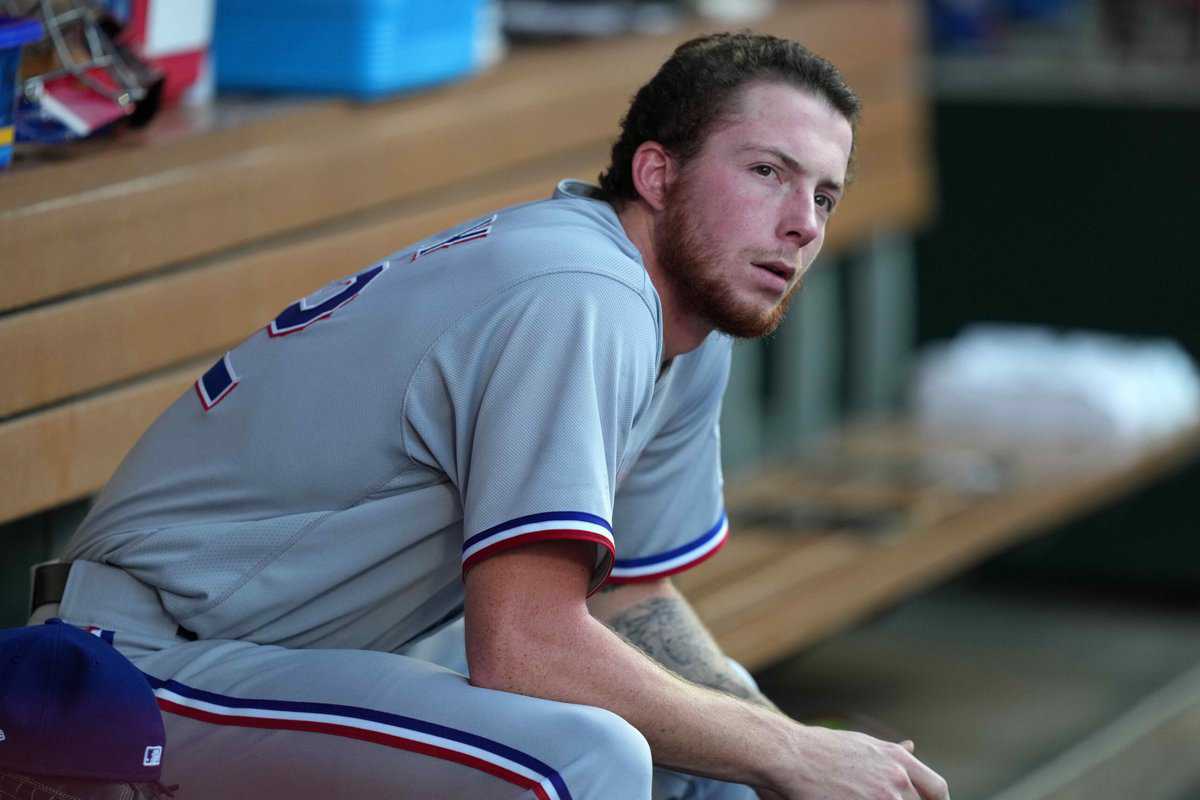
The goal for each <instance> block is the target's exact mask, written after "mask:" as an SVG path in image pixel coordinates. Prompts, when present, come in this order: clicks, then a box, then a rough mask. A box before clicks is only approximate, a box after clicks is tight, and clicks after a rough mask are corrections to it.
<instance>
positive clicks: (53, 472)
mask: <svg viewBox="0 0 1200 800" xmlns="http://www.w3.org/2000/svg"><path fill="white" fill-rule="evenodd" d="M215 357H216V354H212V355H209V356H208V357H206V358H204V359H198V360H196V361H193V362H190V363H188V364H186V365H183V366H181V367H178V368H176V369H174V370H171V371H169V372H166V373H164V374H162V375H156V376H154V377H150V378H146V379H144V380H142V381H138V382H137V383H135V384H132V385H130V386H126V387H123V388H121V389H118V390H115V391H111V392H106V393H105V394H103V395H101V396H99V397H94V398H91V399H88V400H83V401H80V402H76V403H71V404H70V405H67V406H64V407H62V408H56V409H53V410H50V411H45V412H42V413H40V414H31V415H30V416H27V417H23V418H21V419H19V420H15V421H13V422H10V423H8V424H6V425H4V426H3V427H0V458H2V459H3V464H4V467H3V469H4V474H5V481H4V491H3V492H0V521H7V520H10V519H16V518H17V517H22V516H25V515H26V514H32V513H34V512H36V511H44V510H45V509H48V508H53V507H54V506H57V505H61V504H63V503H66V502H68V501H70V500H77V499H79V498H81V497H85V496H87V495H89V494H91V493H93V492H95V491H96V490H98V489H99V488H100V487H101V486H103V485H104V484H105V483H106V482H107V481H108V479H109V477H111V475H112V473H113V471H114V470H115V469H116V468H117V465H118V464H119V463H120V462H121V459H123V458H124V457H125V453H126V452H128V451H129V448H130V447H131V446H133V443H134V442H135V441H136V440H137V438H138V437H139V436H141V435H142V433H143V431H145V430H146V428H147V427H148V426H149V425H150V423H151V422H152V421H153V420H154V419H155V418H156V417H157V416H158V415H159V414H161V413H162V412H163V411H164V410H165V409H166V407H167V406H169V405H170V404H171V403H172V402H174V400H175V399H176V398H177V397H179V395H180V394H181V393H182V392H184V391H188V390H189V387H190V386H191V384H192V383H193V382H195V380H196V378H197V377H199V376H200V374H201V373H202V372H203V371H204V370H205V369H207V368H208V367H209V366H210V365H211V364H212V360H213V358H215Z"/></svg>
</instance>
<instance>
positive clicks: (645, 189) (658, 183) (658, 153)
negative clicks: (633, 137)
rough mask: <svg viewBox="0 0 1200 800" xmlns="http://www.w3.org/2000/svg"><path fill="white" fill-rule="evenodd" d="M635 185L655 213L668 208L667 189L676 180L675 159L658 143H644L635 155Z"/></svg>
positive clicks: (633, 165)
mask: <svg viewBox="0 0 1200 800" xmlns="http://www.w3.org/2000/svg"><path fill="white" fill-rule="evenodd" d="M631 167H632V169H633V185H634V188H636V189H637V191H638V194H639V195H641V197H642V199H643V200H645V201H646V203H647V204H648V205H649V206H650V207H651V208H653V209H654V210H655V211H662V210H663V208H664V207H665V206H666V200H667V189H668V188H669V187H670V185H671V182H672V181H673V180H674V179H675V172H676V164H675V159H674V158H672V156H671V154H670V153H668V152H667V148H665V147H663V146H662V145H661V144H659V143H658V142H652V141H645V142H642V143H641V144H640V145H639V146H638V149H637V150H635V151H634V153H633V163H632V164H631Z"/></svg>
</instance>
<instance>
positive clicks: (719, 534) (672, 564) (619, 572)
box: [608, 512, 729, 583]
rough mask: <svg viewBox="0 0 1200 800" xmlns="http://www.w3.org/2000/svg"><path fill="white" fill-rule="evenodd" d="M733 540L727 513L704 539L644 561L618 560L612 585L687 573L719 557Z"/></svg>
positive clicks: (613, 570)
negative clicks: (717, 554) (721, 551)
mask: <svg viewBox="0 0 1200 800" xmlns="http://www.w3.org/2000/svg"><path fill="white" fill-rule="evenodd" d="M728 536H729V519H728V518H727V517H726V515H725V513H724V512H722V513H721V518H720V519H718V520H717V523H716V524H715V525H713V526H712V527H711V528H709V529H708V530H707V531H705V532H704V534H703V535H701V536H699V537H698V538H696V539H693V540H692V541H690V542H687V543H686V544H682V545H680V546H679V547H676V548H674V549H671V550H667V551H666V552H663V553H658V554H656V555H652V556H644V557H641V558H618V559H617V560H616V562H615V563H614V564H613V569H612V573H611V574H610V575H609V577H608V581H609V583H634V582H636V581H649V580H654V579H656V578H665V577H667V576H668V575H674V574H675V573H677V572H683V571H684V570H686V569H691V568H692V567H694V566H696V565H697V564H699V563H700V562H701V561H704V560H705V559H707V558H711V557H712V556H714V555H716V553H717V551H718V550H720V549H721V548H722V547H723V546H724V545H725V542H726V541H727V539H728Z"/></svg>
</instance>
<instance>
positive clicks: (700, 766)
mask: <svg viewBox="0 0 1200 800" xmlns="http://www.w3.org/2000/svg"><path fill="white" fill-rule="evenodd" d="M576 623H577V624H572V625H564V626H560V627H558V628H557V630H556V632H555V634H554V637H553V638H551V639H542V640H528V639H527V640H525V641H519V640H517V639H512V640H509V641H508V642H507V643H506V644H505V645H504V649H505V650H506V651H508V652H503V653H500V652H489V653H475V654H471V655H472V656H473V657H471V680H472V682H473V683H475V684H476V685H480V686H485V687H487V688H493V689H501V690H504V691H511V692H518V693H520V694H528V695H533V696H537V697H545V698H547V699H552V700H561V701H564V702H570V703H580V704H584V705H591V706H597V707H600V708H605V709H607V710H609V711H612V712H614V713H616V714H618V715H619V716H621V717H623V718H624V719H625V720H626V721H627V722H629V723H630V724H631V725H633V726H634V727H635V728H637V729H638V730H639V731H641V733H642V735H643V736H645V737H646V739H647V741H648V742H649V743H650V749H651V752H652V753H653V756H654V760H655V763H657V764H659V765H661V766H667V767H671V768H674V769H678V770H681V771H685V772H691V773H695V774H699V775H706V776H709V777H714V778H719V779H722V780H727V781H734V782H740V783H747V784H750V785H754V786H771V785H773V783H774V780H773V777H772V775H773V771H772V768H773V766H775V764H776V762H778V761H782V760H783V759H784V758H785V756H784V755H783V748H782V747H780V748H779V752H775V749H776V747H778V746H779V745H780V744H781V743H782V742H784V741H786V740H787V739H789V738H790V737H792V736H793V735H794V733H795V731H794V730H792V729H798V728H799V727H800V726H798V725H796V723H794V722H791V721H790V720H788V719H786V718H785V717H783V716H782V715H779V714H777V713H774V712H771V711H768V710H766V709H763V708H760V707H758V706H755V705H752V704H750V703H747V702H745V701H743V700H740V699H738V698H735V697H732V696H729V695H727V694H723V693H721V692H718V691H714V690H711V689H708V688H706V687H702V686H698V685H695V684H692V683H690V682H688V681H685V680H683V679H681V678H679V677H678V676H676V675H673V674H671V673H669V672H668V671H666V670H665V669H663V668H662V667H661V666H660V665H658V664H657V663H655V662H653V661H652V660H650V659H649V658H648V657H647V656H646V655H645V654H643V653H641V652H640V651H638V650H636V649H635V648H633V647H631V646H630V645H629V644H628V643H626V642H625V641H623V640H622V639H620V638H619V637H618V636H617V635H616V634H614V633H613V632H612V631H611V630H609V629H608V628H606V627H604V625H603V624H601V623H600V622H598V621H597V620H595V619H593V618H592V617H590V616H586V619H582V620H576ZM540 630H545V629H544V628H542V629H540ZM468 641H470V637H469V636H468ZM792 752H793V753H794V750H793V751H792Z"/></svg>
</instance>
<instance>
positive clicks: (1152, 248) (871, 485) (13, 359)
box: [0, 0, 1200, 800]
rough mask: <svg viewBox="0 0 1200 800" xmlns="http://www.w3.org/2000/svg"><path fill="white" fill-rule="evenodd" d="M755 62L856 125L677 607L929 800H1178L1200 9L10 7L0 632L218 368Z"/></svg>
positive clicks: (1199, 689) (727, 420) (742, 370)
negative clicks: (337, 285) (634, 102)
mask: <svg viewBox="0 0 1200 800" xmlns="http://www.w3.org/2000/svg"><path fill="white" fill-rule="evenodd" d="M743 27H745V28H752V29H755V30H761V31H764V32H768V33H775V34H777V35H781V36H789V37H793V38H797V39H799V40H801V41H803V42H805V43H806V44H808V45H809V46H810V47H811V48H812V49H814V50H815V51H817V52H818V53H821V54H822V55H825V56H827V57H828V58H830V59H831V60H832V61H834V62H835V63H837V64H838V65H839V66H840V67H841V68H842V69H843V70H844V72H845V73H846V75H847V77H848V79H849V82H850V83H851V85H852V86H854V87H855V88H856V89H857V90H858V91H859V93H860V94H861V95H862V97H863V100H864V107H865V111H864V115H863V118H862V121H861V124H860V129H859V132H858V137H857V142H856V148H857V156H856V165H855V179H854V183H853V184H852V186H851V189H850V192H849V195H848V197H847V199H846V201H845V202H844V203H843V206H842V208H841V209H840V210H839V214H838V216H837V217H836V218H835V219H834V221H833V223H832V228H831V233H830V236H829V241H828V245H827V247H826V251H825V253H824V254H823V255H822V257H821V259H820V261H819V262H818V267H817V269H816V270H815V271H814V272H813V273H812V274H811V276H810V278H809V279H808V281H807V284H806V286H805V288H804V290H803V292H802V293H801V295H800V298H799V299H798V300H797V302H796V303H795V304H794V305H793V311H792V313H791V315H790V316H789V318H788V320H787V322H786V323H785V324H784V325H783V326H782V327H781V329H780V330H779V331H778V332H777V333H776V334H774V335H773V336H772V337H770V338H768V339H766V340H763V341H756V342H745V343H739V344H738V345H737V346H736V348H735V365H734V374H733V377H732V379H731V384H730V388H729V391H728V393H727V397H726V404H725V411H724V416H723V418H722V433H723V444H724V448H725V454H724V455H725V464H726V477H727V483H728V489H729V505H730V516H731V519H732V521H733V529H734V537H733V540H732V542H731V544H730V545H729V547H728V548H727V551H726V552H725V553H724V554H723V555H722V557H721V558H718V559H714V560H713V561H711V562H709V563H707V564H705V565H704V566H703V567H701V568H699V569H697V570H694V571H693V573H688V574H687V575H684V576H681V577H680V579H679V580H680V583H681V585H682V586H683V588H684V590H685V591H686V592H687V593H688V594H689V596H691V597H692V598H693V601H694V602H695V603H696V605H697V608H698V610H699V611H700V612H701V615H702V616H703V617H704V618H705V620H706V621H707V622H708V623H709V624H710V626H712V628H713V630H714V632H715V633H716V635H717V637H718V639H720V640H721V642H722V644H723V645H724V646H725V647H726V648H727V649H728V651H729V652H730V653H732V654H733V655H734V656H736V657H738V658H739V659H740V660H742V661H743V662H744V663H746V664H747V665H748V666H751V667H752V668H754V670H755V674H756V676H757V677H758V679H759V680H760V682H761V683H762V684H763V686H764V688H765V689H766V691H767V692H768V694H770V695H771V696H772V697H775V698H776V699H777V701H778V702H779V703H780V705H781V706H782V707H783V708H784V709H785V710H787V711H789V712H790V713H793V714H795V715H797V716H799V717H801V718H803V719H810V720H814V721H826V722H828V723H829V724H837V725H847V726H850V727H858V728H863V729H867V730H869V731H872V732H876V733H878V734H879V735H885V736H890V735H895V736H898V737H899V736H903V737H911V738H913V739H915V740H916V741H917V744H918V755H919V756H921V757H923V758H924V759H925V760H926V761H927V762H928V763H930V764H931V765H933V766H934V767H935V768H937V769H938V770H939V771H941V772H942V773H943V774H944V775H945V776H946V777H947V778H948V779H949V780H950V783H951V787H952V789H953V792H954V797H955V798H958V800H962V799H963V798H967V800H972V799H973V798H979V799H982V798H1000V799H1001V800H1020V799H1021V798H1030V799H1031V800H1036V799H1038V798H1067V797H1080V798H1084V797H1086V798H1106V797H1113V798H1117V797H1120V798H1129V797H1138V798H1160V799H1161V800H1183V799H1184V798H1200V766H1198V764H1200V759H1198V758H1196V757H1195V753H1196V745H1195V742H1196V741H1197V740H1198V739H1197V735H1198V734H1200V671H1197V670H1200V666H1198V665H1200V617H1198V615H1197V613H1196V612H1197V602H1196V601H1197V599H1198V597H1200V594H1198V593H1197V589H1196V587H1197V585H1198V584H1197V580H1198V579H1200V542H1198V541H1197V534H1198V533H1200V530H1198V528H1197V524H1196V522H1195V521H1194V519H1195V516H1194V513H1195V512H1194V510H1193V504H1194V498H1195V497H1196V496H1197V494H1198V492H1200V468H1198V467H1197V459H1196V453H1197V451H1198V450H1200V428H1198V420H1200V380H1198V379H1197V372H1196V368H1195V362H1196V359H1197V358H1200V314H1198V313H1197V307H1198V302H1197V301H1200V289H1198V288H1197V285H1196V279H1195V278H1194V277H1193V275H1192V274H1191V266H1192V262H1193V261H1194V260H1195V244H1194V241H1193V240H1194V238H1195V231H1196V228H1197V224H1196V215H1197V210H1198V209H1200V1H1198V0H774V2H772V0H688V1H684V0H678V1H675V2H673V1H672V0H503V1H502V2H496V1H494V0H446V2H439V3H425V2H419V0H409V2H404V1H403V0H353V1H350V0H337V2H335V1H334V0H326V2H318V1H317V0H312V2H306V3H303V4H297V3H294V2H290V1H289V2H284V0H107V1H106V2H101V1H100V0H95V1H94V2H90V1H85V0H73V1H71V2H63V1H61V0H0V101H3V102H0V268H2V269H3V277H4V280H3V281H0V284H2V287H0V375H2V376H3V378H0V459H2V461H3V465H4V466H3V472H4V474H6V475H7V476H8V477H7V478H5V479H3V480H2V481H0V553H3V569H2V570H0V626H5V627H7V626H14V625H20V624H23V622H24V618H25V614H26V610H27V609H26V607H27V603H28V591H29V584H28V569H29V567H30V565H31V564H33V563H35V562H38V561H41V560H45V559H49V558H52V557H54V556H55V555H56V554H57V553H58V552H60V551H61V548H62V546H63V544H64V543H65V541H66V540H67V538H68V537H69V536H70V534H71V532H72V531H73V530H74V528H75V527H76V525H77V524H78V522H79V521H80V520H81V519H82V517H83V515H84V514H86V511H87V507H88V502H89V501H88V498H89V497H90V496H91V495H92V494H93V493H94V492H96V491H97V490H98V489H99V487H101V486H102V485H103V483H104V481H105V480H107V477H108V476H109V475H110V474H111V472H112V470H113V468H115V466H116V464H117V463H118V462H119V460H120V458H121V456H122V455H123V453H124V452H125V450H126V449H127V448H128V447H129V446H130V444H132V442H133V441H134V440H135V439H136V437H137V435H138V434H140V432H141V431H142V430H144V429H145V426H146V425H147V424H149V422H150V421H151V420H152V419H153V418H154V416H155V415H156V414H157V413H158V411H160V410H161V409H162V408H163V407H165V405H166V404H167V403H169V402H170V401H171V400H172V399H173V398H175V397H176V396H178V394H179V393H180V392H182V391H190V388H189V387H190V384H191V382H192V381H194V380H195V378H196V376H197V375H199V374H200V373H201V372H203V369H204V368H206V367H207V365H208V364H210V363H211V361H212V359H213V358H214V357H215V356H214V354H215V355H219V354H220V353H221V352H223V350H224V349H225V348H227V347H229V346H231V345H232V344H234V343H236V342H237V341H239V340H240V339H241V338H242V337H244V336H245V335H246V334H247V333H248V332H249V331H251V330H253V329H254V327H255V326H256V325H257V324H261V322H262V321H263V320H265V319H269V318H270V317H271V316H273V314H274V313H275V312H276V311H277V310H278V308H281V307H283V306H284V305H286V304H287V303H289V302H291V301H292V300H294V298H295V297H297V296H300V295H303V294H305V293H307V292H308V291H309V290H310V289H311V288H312V286H314V285H317V284H319V283H321V282H324V281H327V280H331V279H333V278H336V277H338V276H341V275H343V274H346V273H348V272H351V271H353V270H355V269H358V268H360V267H362V266H363V265H364V264H366V263H369V262H370V261H371V260H373V259H377V258H381V257H383V256H385V255H387V254H388V253H389V252H391V251H393V250H396V249H398V248H400V247H402V246H404V245H405V244H406V243H408V242H410V241H413V240H416V239H417V238H420V237H423V236H426V235H429V234H432V233H434V232H436V231H437V230H439V229H440V228H442V227H446V226H448V225H450V224H453V223H455V222H457V221H459V220H462V219H466V218H468V217H469V216H471V215H474V214H480V213H484V212H486V211H487V210H489V209H491V208H493V207H498V206H501V205H505V204H508V203H513V202H521V201H525V200H529V199H534V198H537V197H542V196H546V195H548V194H549V193H550V191H551V190H552V188H553V185H554V182H555V181H556V180H557V179H559V178H565V177H576V178H583V179H594V178H595V175H596V174H597V172H598V171H599V170H600V169H602V168H603V167H604V165H605V163H606V155H607V148H608V146H609V144H610V143H611V140H612V138H613V136H614V135H615V132H616V130H617V123H618V120H619V118H620V115H621V113H622V112H623V110H624V107H625V105H626V104H627V102H628V99H629V97H630V96H631V94H632V92H633V91H634V90H635V89H636V88H637V86H638V85H640V84H641V83H642V82H644V81H645V80H646V79H648V77H649V76H650V74H651V73H652V72H653V70H654V69H655V68H656V66H657V65H658V64H659V63H661V61H662V60H663V59H664V58H665V57H666V56H667V55H668V54H669V53H670V51H671V49H672V48H673V47H674V46H675V45H676V44H677V43H679V42H680V41H682V40H684V39H686V38H689V37H690V36H693V35H697V34H699V33H701V32H706V31H712V30H719V29H730V28H743ZM10 96H11V98H12V100H13V102H12V104H11V105H10V104H8V103H7V98H9V97H10ZM231 287H236V291H233V290H232V289H231Z"/></svg>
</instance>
